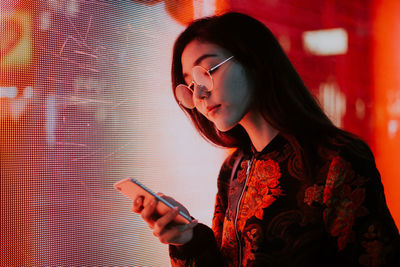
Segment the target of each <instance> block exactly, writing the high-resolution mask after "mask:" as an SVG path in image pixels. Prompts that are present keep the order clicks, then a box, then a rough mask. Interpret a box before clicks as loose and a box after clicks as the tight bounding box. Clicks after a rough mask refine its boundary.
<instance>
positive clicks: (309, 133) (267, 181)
mask: <svg viewBox="0 0 400 267" xmlns="http://www.w3.org/2000/svg"><path fill="white" fill-rule="evenodd" d="M172 84H173V92H174V96H175V98H176V101H177V102H178V104H179V105H180V107H181V108H182V110H183V111H184V112H185V113H186V114H187V115H188V116H189V117H190V118H191V120H192V121H193V124H194V125H195V127H196V129H197V130H198V132H199V133H200V134H201V135H202V136H203V137H204V138H205V139H207V140H208V141H210V142H212V143H214V144H216V145H219V146H222V147H230V148H232V147H234V148H237V149H236V150H235V152H234V153H233V154H232V155H231V156H229V157H228V158H227V159H226V161H225V162H224V164H223V166H222V168H221V171H220V174H219V177H218V194H217V198H216V204H215V211H214V218H213V225H212V229H210V228H208V227H207V226H205V225H203V224H201V223H197V221H192V222H191V223H189V224H186V225H177V224H174V223H173V222H172V221H173V219H174V218H175V217H176V216H177V214H178V210H177V209H173V210H171V211H170V212H168V213H166V214H164V215H163V216H161V217H160V218H154V217H153V216H152V215H153V212H154V208H155V205H156V202H155V201H154V202H152V203H151V204H149V205H146V206H144V204H143V199H142V198H138V199H136V200H135V201H134V203H133V211H134V212H137V213H140V214H141V216H142V218H143V219H144V220H145V221H146V222H147V223H148V224H149V227H150V228H151V229H152V230H153V232H154V235H155V236H157V237H159V239H160V241H161V242H163V243H167V244H170V256H171V262H172V265H174V266H400V263H399V258H400V257H399V255H400V254H399V253H400V250H399V242H400V241H399V240H400V238H399V233H398V230H397V228H396V226H395V224H394V222H393V219H392V217H391V215H390V213H389V211H388V208H387V206H386V202H385V197H384V191H383V187H382V184H381V181H380V176H379V173H378V171H377V169H376V167H375V163H374V158H373V155H372V153H371V151H370V149H369V148H368V146H367V145H366V144H365V143H364V142H362V141H361V140H360V139H359V138H357V137H356V136H354V135H352V134H350V133H348V132H345V131H343V130H341V129H338V128H337V127H336V126H334V125H333V124H332V122H331V121H330V120H329V118H328V117H327V116H326V115H325V114H324V112H323V111H322V110H321V108H320V106H319V105H318V104H317V102H316V101H315V99H314V98H313V96H312V95H311V94H310V92H309V91H308V90H307V88H306V87H305V85H304V84H303V82H302V80H301V79H300V77H299V75H298V74H297V72H296V71H295V69H294V68H293V66H292V64H291V63H290V61H289V59H288V58H287V56H286V55H285V53H284V52H283V50H282V48H281V47H280V45H279V43H278V42H277V40H276V39H275V37H274V36H273V35H272V33H271V32H270V31H269V30H268V29H267V28H266V27H265V26H264V25H263V24H262V23H260V22H259V21H257V20H255V19H253V18H251V17H249V16H247V15H244V14H239V13H227V14H225V15H222V16H215V17H210V18H205V19H201V20H198V21H195V22H194V23H192V24H191V25H190V26H189V27H188V28H187V29H186V30H185V31H184V32H183V33H182V34H181V35H180V36H179V37H178V39H177V40H176V43H175V46H174V51H173V62H172ZM166 198H168V199H169V200H170V201H174V200H173V199H172V198H169V197H166ZM175 203H176V202H175ZM176 204H177V205H178V203H176ZM179 206H180V208H181V209H183V210H185V211H187V210H186V209H185V208H184V207H182V206H181V205H179Z"/></svg>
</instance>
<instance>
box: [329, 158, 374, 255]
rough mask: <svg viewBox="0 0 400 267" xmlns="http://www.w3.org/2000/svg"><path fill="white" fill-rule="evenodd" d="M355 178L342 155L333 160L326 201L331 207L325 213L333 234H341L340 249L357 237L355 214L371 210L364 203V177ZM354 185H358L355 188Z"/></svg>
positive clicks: (337, 235)
mask: <svg viewBox="0 0 400 267" xmlns="http://www.w3.org/2000/svg"><path fill="white" fill-rule="evenodd" d="M354 178H355V174H354V171H353V170H352V168H351V165H350V163H348V162H346V161H344V160H343V159H341V158H340V157H335V158H334V159H333V160H332V163H331V166H330V168H329V172H328V178H327V180H326V185H325V190H324V197H323V202H324V203H325V204H326V206H327V208H326V209H325V210H324V213H323V217H324V221H325V224H326V226H327V229H328V230H329V232H330V233H331V235H332V236H335V237H337V242H338V249H339V250H342V249H344V248H345V247H346V244H347V243H348V242H349V241H351V239H352V238H353V229H352V228H353V225H354V221H355V218H356V217H358V216H361V215H365V214H366V212H367V211H366V209H365V208H364V207H363V206H362V203H363V202H364V199H365V189H364V188H360V186H361V185H362V184H363V181H364V179H363V178H362V177H357V179H354ZM352 186H355V187H356V188H355V189H352Z"/></svg>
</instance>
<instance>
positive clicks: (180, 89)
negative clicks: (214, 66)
mask: <svg viewBox="0 0 400 267" xmlns="http://www.w3.org/2000/svg"><path fill="white" fill-rule="evenodd" d="M192 76H193V81H194V85H193V89H191V88H189V87H188V86H187V85H184V84H180V85H178V86H177V87H176V89H175V90H176V92H175V93H176V97H177V99H178V101H179V103H180V104H181V105H183V106H184V107H186V108H189V109H192V108H194V107H195V105H194V102H193V90H194V89H195V87H196V88H198V89H203V90H206V91H207V92H208V91H211V90H212V86H213V80H212V77H211V75H210V73H209V72H208V71H207V70H206V69H205V68H203V67H201V66H195V67H193V69H192Z"/></svg>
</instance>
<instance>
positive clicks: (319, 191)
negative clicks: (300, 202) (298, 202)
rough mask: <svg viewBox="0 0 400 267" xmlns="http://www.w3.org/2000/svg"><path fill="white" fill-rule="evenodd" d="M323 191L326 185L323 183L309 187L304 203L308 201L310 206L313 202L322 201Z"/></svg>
mask: <svg viewBox="0 0 400 267" xmlns="http://www.w3.org/2000/svg"><path fill="white" fill-rule="evenodd" d="M323 193H324V187H323V186H322V185H316V184H315V185H313V186H310V187H308V188H307V189H306V191H305V193H304V203H307V204H308V205H309V206H311V204H312V203H313V202H317V203H320V202H322V198H323Z"/></svg>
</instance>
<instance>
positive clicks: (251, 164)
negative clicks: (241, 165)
mask: <svg viewBox="0 0 400 267" xmlns="http://www.w3.org/2000/svg"><path fill="white" fill-rule="evenodd" d="M253 160H254V155H253V156H252V157H251V159H250V160H249V162H248V163H247V170H246V180H245V183H244V186H243V189H242V193H241V194H240V197H239V201H238V204H237V206H236V214H235V224H234V226H235V234H236V240H237V243H238V251H239V266H242V242H241V241H240V238H239V232H238V229H237V219H238V215H239V209H240V205H241V203H242V197H243V194H244V191H245V189H246V186H247V180H248V179H249V176H250V171H251V167H252V166H253Z"/></svg>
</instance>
